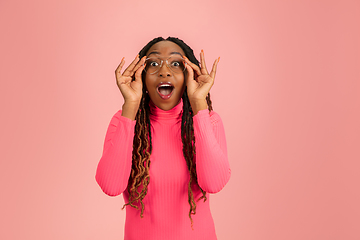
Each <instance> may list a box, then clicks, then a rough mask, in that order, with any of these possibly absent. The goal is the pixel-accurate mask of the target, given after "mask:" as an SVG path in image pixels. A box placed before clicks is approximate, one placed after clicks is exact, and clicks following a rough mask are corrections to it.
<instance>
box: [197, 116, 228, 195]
mask: <svg viewBox="0 0 360 240" xmlns="http://www.w3.org/2000/svg"><path fill="white" fill-rule="evenodd" d="M193 120H194V135H195V147H196V172H197V178H198V183H199V186H200V187H201V188H202V189H203V190H204V191H206V192H209V193H216V192H219V191H220V190H221V189H222V188H223V187H224V186H225V185H226V183H227V182H228V181H229V179H230V175H231V169H230V165H229V161H228V157H227V147H226V139H225V131H224V126H223V123H222V121H221V118H220V116H219V115H218V114H217V113H215V112H213V111H212V112H210V113H209V111H208V110H207V109H205V110H201V111H199V112H198V114H196V115H195V116H194V117H193Z"/></svg>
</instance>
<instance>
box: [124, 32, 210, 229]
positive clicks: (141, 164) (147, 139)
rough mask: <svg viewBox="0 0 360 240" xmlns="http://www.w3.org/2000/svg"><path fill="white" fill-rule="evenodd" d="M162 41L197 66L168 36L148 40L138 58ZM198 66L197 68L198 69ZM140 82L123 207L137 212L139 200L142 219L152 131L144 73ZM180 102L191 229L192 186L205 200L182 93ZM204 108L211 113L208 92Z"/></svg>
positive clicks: (188, 50) (189, 111)
mask: <svg viewBox="0 0 360 240" xmlns="http://www.w3.org/2000/svg"><path fill="white" fill-rule="evenodd" d="M161 41H172V42H174V43H176V44H177V45H178V46H179V47H181V49H182V50H183V51H184V53H185V56H186V57H187V58H188V59H189V60H190V61H191V62H192V63H194V64H196V65H197V66H199V61H198V60H197V59H196V58H195V55H194V52H193V50H192V49H191V48H190V47H189V46H188V45H187V44H186V43H184V42H183V41H182V40H181V39H178V38H174V37H168V38H167V39H164V38H162V37H158V38H154V39H153V40H151V41H150V42H149V43H148V44H147V45H146V46H145V47H144V48H143V49H141V51H140V52H139V57H140V58H142V57H143V56H145V55H146V53H147V52H148V50H149V49H150V48H151V47H152V46H153V45H154V44H155V43H158V42H161ZM199 67H200V66H199ZM142 81H143V89H142V91H143V94H142V99H141V102H140V106H139V110H138V112H137V114H136V117H135V120H136V125H135V136H134V141H133V152H132V168H131V174H130V177H129V182H128V187H127V191H128V193H129V201H128V203H126V204H124V206H123V209H124V208H125V206H127V205H130V206H131V207H134V208H136V209H138V206H136V205H134V203H138V202H139V201H140V204H141V213H140V216H141V217H143V216H144V203H143V199H144V197H145V196H146V194H147V190H148V189H147V186H148V185H149V182H150V174H149V169H150V155H151V152H152V142H151V130H150V106H149V102H150V97H149V95H148V94H146V86H145V74H142ZM182 100H183V115H182V120H181V140H182V143H183V155H184V158H185V160H186V164H187V167H188V170H189V174H190V180H189V184H188V202H189V205H190V210H189V218H190V221H191V227H193V220H192V217H191V215H194V214H196V202H195V199H194V194H193V191H192V188H191V185H192V184H193V183H195V184H197V186H198V187H199V189H200V190H201V192H202V196H201V197H200V198H199V199H198V200H197V201H199V200H201V199H204V202H205V201H206V200H207V198H206V192H205V191H204V190H202V189H201V187H200V186H199V184H198V182H197V174H196V165H195V161H194V156H195V152H196V150H195V137H194V126H193V110H192V108H191V105H190V101H189V98H188V95H187V91H186V88H185V91H184V93H183V95H182ZM206 101H207V105H208V109H209V111H212V104H211V100H210V93H209V94H208V95H207V97H206Z"/></svg>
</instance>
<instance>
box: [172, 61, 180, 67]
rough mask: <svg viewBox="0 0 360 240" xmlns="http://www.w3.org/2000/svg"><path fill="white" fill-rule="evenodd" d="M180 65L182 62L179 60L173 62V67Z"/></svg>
mask: <svg viewBox="0 0 360 240" xmlns="http://www.w3.org/2000/svg"><path fill="white" fill-rule="evenodd" d="M180 65H181V63H180V62H178V61H176V62H172V63H171V66H173V67H180Z"/></svg>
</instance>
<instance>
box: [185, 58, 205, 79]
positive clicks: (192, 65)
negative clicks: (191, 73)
mask: <svg viewBox="0 0 360 240" xmlns="http://www.w3.org/2000/svg"><path fill="white" fill-rule="evenodd" d="M183 57H184V59H185V62H186V63H187V64H188V65H190V67H191V68H192V69H194V70H195V72H196V73H197V74H198V75H199V76H200V75H202V74H201V71H200V68H199V67H198V66H197V65H196V64H194V63H192V62H191V61H190V60H189V59H188V58H187V57H186V56H183Z"/></svg>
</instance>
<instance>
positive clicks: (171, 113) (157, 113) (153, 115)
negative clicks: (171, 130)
mask: <svg viewBox="0 0 360 240" xmlns="http://www.w3.org/2000/svg"><path fill="white" fill-rule="evenodd" d="M149 105H150V119H151V120H178V119H180V120H181V116H182V108H183V101H182V99H180V102H179V103H178V104H177V105H176V106H175V107H173V108H172V109H170V110H167V111H165V110H162V109H160V108H158V107H157V106H156V105H155V104H154V103H153V102H152V101H151V100H150V103H149Z"/></svg>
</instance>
